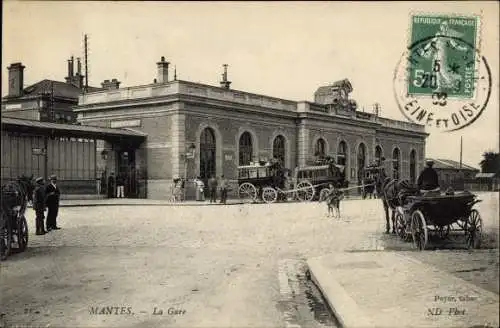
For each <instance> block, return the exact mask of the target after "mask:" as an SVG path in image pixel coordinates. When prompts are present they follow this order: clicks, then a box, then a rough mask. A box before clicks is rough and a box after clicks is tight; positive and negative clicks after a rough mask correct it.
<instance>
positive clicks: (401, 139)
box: [73, 57, 428, 199]
mask: <svg viewBox="0 0 500 328" xmlns="http://www.w3.org/2000/svg"><path fill="white" fill-rule="evenodd" d="M156 65H157V72H158V74H157V77H156V79H155V81H154V83H151V84H147V85H140V86H134V87H127V88H119V87H118V86H117V87H116V88H113V89H107V90H99V91H94V92H88V93H85V94H81V95H80V96H79V100H78V105H77V106H75V107H73V110H74V112H75V113H76V115H77V120H78V122H79V124H82V126H94V127H100V128H102V129H121V130H126V131H128V132H130V133H136V134H137V135H138V136H139V135H140V136H141V137H143V141H141V142H139V144H137V143H134V142H132V143H126V142H125V143H116V142H114V143H113V142H112V141H110V140H104V139H103V140H101V141H98V142H97V144H96V151H97V154H106V156H96V165H97V166H102V167H105V168H106V172H111V171H114V172H117V173H118V172H130V170H135V171H136V172H141V174H142V175H143V176H145V177H147V178H146V184H147V197H148V198H152V199H166V198H169V197H170V190H171V186H172V179H173V178H175V177H179V178H187V179H193V178H195V177H197V176H200V177H201V178H202V179H208V178H209V177H210V176H211V175H215V176H217V177H219V176H221V175H222V174H224V175H225V177H226V178H228V179H231V180H232V182H233V183H234V182H235V179H237V167H238V166H240V165H249V164H251V163H253V162H258V161H259V160H267V159H271V158H273V157H275V158H278V159H281V160H282V161H283V163H284V164H285V166H286V167H287V168H290V169H294V168H295V167H297V166H303V165H307V164H308V162H309V161H311V160H313V159H314V158H317V157H321V156H331V157H333V158H334V159H335V160H336V161H337V163H338V164H340V165H343V166H345V173H346V177H347V178H348V180H349V182H350V184H351V185H355V184H357V183H358V181H359V179H360V178H361V174H362V173H361V169H362V168H363V167H364V166H365V165H367V164H368V163H370V162H372V161H375V160H377V159H380V158H382V157H385V159H386V160H385V165H386V171H387V172H392V174H393V176H395V177H399V178H403V179H410V180H413V181H414V180H415V179H416V177H417V176H418V173H419V172H420V170H421V169H422V168H423V162H424V158H425V140H426V137H427V136H428V134H427V133H426V132H425V130H424V126H423V125H418V124H414V123H409V122H403V121H396V120H391V119H387V118H383V117H380V116H379V115H378V113H377V112H376V111H375V112H374V113H367V112H362V111H359V110H357V109H358V108H357V104H356V102H355V101H354V100H353V99H350V97H349V93H350V92H352V90H353V87H352V85H351V83H350V82H349V81H348V80H347V79H346V80H341V81H338V82H335V83H333V84H331V85H328V86H322V87H319V88H318V89H317V91H316V92H315V94H314V101H313V102H309V101H299V102H297V101H291V100H286V99H280V98H275V97H271V96H266V95H259V94H254V93H249V92H244V91H239V90H234V89H231V88H230V84H231V82H230V81H228V77H227V71H225V72H224V74H223V79H222V81H221V82H220V86H211V85H206V84H200V83H193V82H189V81H182V80H177V79H176V77H174V78H173V79H170V78H169V67H168V66H169V63H168V62H167V61H166V60H165V58H163V57H162V58H161V60H160V61H159V62H158V63H157V64H156ZM186 187H187V188H188V190H187V195H188V197H189V196H191V195H192V190H191V191H190V190H189V189H190V188H191V189H192V186H191V184H187V185H186ZM235 190H237V188H233V192H234V191H235Z"/></svg>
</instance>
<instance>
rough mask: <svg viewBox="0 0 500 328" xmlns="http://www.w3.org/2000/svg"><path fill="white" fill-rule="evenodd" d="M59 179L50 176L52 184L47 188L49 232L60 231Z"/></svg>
mask: <svg viewBox="0 0 500 328" xmlns="http://www.w3.org/2000/svg"><path fill="white" fill-rule="evenodd" d="M56 181H57V177H56V176H55V175H51V176H50V183H49V184H48V185H47V187H46V188H45V192H46V193H47V208H48V210H49V211H48V213H47V231H50V230H59V229H61V228H59V227H58V226H57V222H56V219H57V212H58V211H59V195H60V192H59V188H58V187H57V186H56Z"/></svg>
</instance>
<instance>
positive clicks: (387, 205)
mask: <svg viewBox="0 0 500 328" xmlns="http://www.w3.org/2000/svg"><path fill="white" fill-rule="evenodd" d="M375 188H376V190H377V195H378V196H379V197H380V199H381V200H382V204H383V205H384V212H385V232H386V233H389V232H390V230H391V229H390V223H389V209H390V210H391V221H392V233H396V225H395V221H396V216H395V212H396V207H398V206H402V205H403V203H404V199H405V196H408V195H415V194H418V189H417V188H415V187H414V186H412V185H411V184H410V183H409V181H408V180H401V181H400V180H398V179H394V178H391V177H388V176H387V175H386V174H385V171H384V169H382V168H379V170H378V172H377V174H375Z"/></svg>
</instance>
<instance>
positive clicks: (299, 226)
mask: <svg viewBox="0 0 500 328" xmlns="http://www.w3.org/2000/svg"><path fill="white" fill-rule="evenodd" d="M480 205H481V208H480V210H481V214H482V216H483V220H484V221H485V223H484V229H485V231H486V232H488V233H489V232H492V233H493V236H498V214H497V213H498V194H493V195H491V197H490V195H489V194H487V195H486V196H485V201H484V202H483V203H481V204H480ZM326 212H327V209H326V205H325V204H323V203H321V204H319V203H293V204H273V205H265V204H261V205H250V204H245V205H232V206H221V205H214V206H203V207H175V206H147V207H145V206H102V207H65V208H61V210H60V219H59V221H58V222H59V223H60V225H61V227H63V229H62V230H59V231H55V232H51V233H49V234H48V235H45V236H35V235H34V234H33V233H32V232H33V231H34V222H33V221H34V215H33V213H32V211H30V213H29V217H28V220H29V224H30V241H29V247H28V249H27V251H26V252H24V253H21V254H15V255H13V256H11V257H10V258H9V259H8V260H7V261H5V262H2V270H1V286H2V287H1V288H2V291H1V295H2V296H1V297H2V307H3V308H2V309H0V310H1V313H2V318H3V320H5V321H6V322H7V323H8V324H36V325H38V326H42V325H43V326H47V325H50V326H52V327H54V326H65V327H69V326H71V327H76V326H79V327H102V326H107V327H111V326H113V327H124V326H129V327H153V326H155V327H160V326H167V325H168V326H172V327H229V326H233V327H235V326H238V327H245V326H254V327H284V326H285V324H286V322H287V320H288V319H287V314H286V312H287V311H288V312H289V310H286V309H284V306H283V295H285V294H287V293H290V291H289V290H288V291H287V290H286V289H287V287H286V281H287V280H289V281H290V279H287V278H286V272H284V270H285V269H284V268H286V267H287V266H288V267H290V266H295V267H297V266H300V265H298V264H297V261H302V260H305V259H306V258H308V257H313V256H320V255H323V254H326V253H331V252H336V251H362V250H383V249H384V248H385V247H386V246H387V245H392V246H394V245H396V246H397V245H399V246H400V250H402V251H405V252H406V253H408V254H409V255H410V256H418V257H419V259H420V260H421V261H428V259H432V260H430V262H436V263H435V264H439V265H441V266H443V265H444V266H446V265H447V267H445V268H444V269H445V270H447V271H449V272H452V273H453V271H460V269H463V266H467V265H469V264H470V265H469V266H468V267H467V268H466V269H471V268H472V267H471V265H472V266H473V265H475V264H474V261H475V260H478V258H482V261H486V262H488V261H489V262H488V263H489V264H485V266H483V265H482V264H481V265H479V266H480V267H481V268H484V269H481V270H475V272H476V271H477V272H476V273H479V276H478V275H477V274H469V276H470V277H469V279H470V280H471V281H472V282H473V283H477V284H479V285H482V287H483V288H486V287H488V286H490V289H494V288H495V286H494V285H495V284H496V291H495V292H496V293H498V282H496V283H495V282H492V281H490V282H489V283H486V284H485V283H484V281H483V282H481V279H483V280H484V279H491V277H495V274H496V281H498V248H496V249H494V250H480V251H475V252H474V251H471V252H470V253H468V254H469V255H467V256H463V255H459V258H460V261H459V262H458V261H453V258H454V257H456V255H455V251H452V250H451V251H442V252H438V251H426V252H424V253H417V252H414V251H410V250H411V248H410V249H406V248H405V247H409V246H408V245H409V244H405V243H403V242H400V241H394V240H396V237H394V236H384V237H381V236H383V231H384V225H385V222H384V220H383V210H382V206H381V203H380V200H347V201H344V202H343V203H342V204H341V214H342V218H341V219H334V218H328V217H326ZM495 234H496V235H495ZM493 238H494V241H493V243H490V244H489V245H490V246H488V245H487V247H489V248H491V247H493V248H495V245H497V242H498V238H497V237H493ZM491 245H493V246H491ZM496 247H497V246H496ZM389 248H390V247H389ZM461 252H462V254H465V253H464V251H461ZM485 253H490V254H492V255H491V256H489V257H488V256H485V255H484V254H485ZM450 254H453V255H452V256H450ZM440 258H441V259H444V258H447V259H448V262H447V264H446V263H444V262H443V261H440V260H439V259H440ZM456 258H458V257H456ZM494 259H495V260H494ZM491 261H493V262H492V263H490V262H491ZM495 261H496V263H495ZM443 263H444V264H443ZM476 264H477V263H476ZM476 266H477V265H476ZM472 269H473V268H472ZM495 270H496V271H495ZM473 271H474V270H473ZM481 274H482V275H481ZM486 276H487V277H488V278H484V277H486ZM482 277H483V278H482ZM464 278H467V277H464ZM492 284H493V286H492ZM485 286H486V287H485ZM491 286H492V287H491ZM292 289H293V288H292ZM103 307H119V309H117V310H116V309H114V310H113V314H112V315H105V314H92V313H91V312H92V311H95V312H97V313H99V312H100V311H104V312H106V310H101V309H102V308H103ZM122 307H123V308H122ZM116 311H117V312H116ZM160 311H163V313H162V314H159V315H153V313H157V314H158V313H160ZM298 312H300V311H299V310H298ZM115 313H118V315H116V314H115ZM120 313H121V314H120ZM288 314H290V313H288ZM295 315H297V313H296V314H295ZM298 315H299V316H300V313H299V314H298ZM296 321H297V323H298V324H299V325H300V324H302V325H304V326H311V325H313V323H311V322H310V321H308V320H306V319H304V318H302V320H301V319H300V318H298V319H296ZM315 324H317V325H321V324H320V323H315Z"/></svg>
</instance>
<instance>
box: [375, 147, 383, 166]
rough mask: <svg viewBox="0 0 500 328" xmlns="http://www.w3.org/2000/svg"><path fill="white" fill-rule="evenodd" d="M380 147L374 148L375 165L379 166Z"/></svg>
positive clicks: (380, 158) (380, 157)
mask: <svg viewBox="0 0 500 328" xmlns="http://www.w3.org/2000/svg"><path fill="white" fill-rule="evenodd" d="M382 156H383V154H382V147H380V146H376V147H375V161H376V162H377V164H379V163H380V162H381V161H382Z"/></svg>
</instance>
